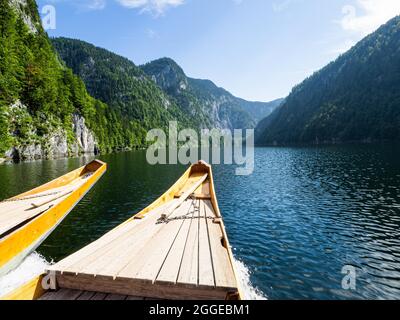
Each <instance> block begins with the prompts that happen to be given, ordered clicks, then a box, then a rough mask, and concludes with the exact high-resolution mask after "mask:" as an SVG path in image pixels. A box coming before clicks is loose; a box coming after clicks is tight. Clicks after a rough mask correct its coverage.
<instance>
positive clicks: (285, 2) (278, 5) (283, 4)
mask: <svg viewBox="0 0 400 320" xmlns="http://www.w3.org/2000/svg"><path fill="white" fill-rule="evenodd" d="M294 1H295V0H280V1H279V2H274V3H273V4H272V10H273V11H274V12H276V13H278V12H282V11H285V10H286V9H288V8H289V7H290V5H291V4H292V3H293V2H294Z"/></svg>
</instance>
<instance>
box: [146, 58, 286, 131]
mask: <svg viewBox="0 0 400 320" xmlns="http://www.w3.org/2000/svg"><path fill="white" fill-rule="evenodd" d="M141 69H142V70H143V71H144V72H145V73H146V74H147V75H148V76H149V77H151V79H153V81H154V82H155V83H156V84H157V85H158V86H159V87H160V88H162V89H163V90H164V91H165V92H166V93H167V94H168V95H170V96H171V97H173V98H174V99H175V101H176V103H177V104H178V105H179V106H181V108H182V109H183V110H185V112H187V113H189V114H192V115H193V116H196V117H199V118H200V119H202V126H203V127H210V126H211V127H217V128H228V129H242V128H254V127H255V126H256V125H257V123H258V121H260V120H261V119H262V118H263V117H265V116H267V115H269V114H270V113H271V112H272V111H273V110H274V109H275V108H276V107H277V106H278V105H279V104H280V102H282V100H277V101H274V102H271V103H263V102H250V101H246V100H243V99H240V98H237V97H235V96H233V95H232V94H231V93H229V92H228V91H226V90H225V89H223V88H219V87H217V86H216V85H215V84H214V83H213V82H212V81H210V80H200V79H193V78H190V77H187V76H186V74H185V72H184V71H183V70H182V68H181V67H180V66H179V65H178V64H177V63H176V62H175V61H173V60H172V59H169V58H162V59H158V60H155V61H152V62H149V63H147V64H145V65H143V66H141Z"/></svg>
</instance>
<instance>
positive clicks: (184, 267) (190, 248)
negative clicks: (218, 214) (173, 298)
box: [177, 200, 199, 286]
mask: <svg viewBox="0 0 400 320" xmlns="http://www.w3.org/2000/svg"><path fill="white" fill-rule="evenodd" d="M198 203H199V201H198V200H196V207H195V213H194V216H198V215H199V211H198V210H199V208H198ZM198 257H199V219H193V220H192V223H191V225H190V229H189V234H188V238H187V241H186V244H185V249H184V253H183V257H182V263H181V267H180V270H179V275H178V281H177V283H178V284H184V285H186V284H189V285H196V286H197V285H198V263H199V259H198Z"/></svg>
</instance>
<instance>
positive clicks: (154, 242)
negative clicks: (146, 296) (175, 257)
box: [118, 200, 192, 282]
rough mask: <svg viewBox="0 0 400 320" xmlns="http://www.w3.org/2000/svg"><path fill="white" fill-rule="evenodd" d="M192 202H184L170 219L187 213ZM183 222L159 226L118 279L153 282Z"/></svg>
mask: <svg viewBox="0 0 400 320" xmlns="http://www.w3.org/2000/svg"><path fill="white" fill-rule="evenodd" d="M191 203H192V200H188V201H185V202H184V203H183V204H182V205H181V206H180V207H179V208H177V209H176V210H175V211H174V212H173V213H172V214H171V216H170V217H171V218H173V217H176V216H180V215H185V214H187V213H188V211H189V208H190V206H191ZM183 222H184V220H176V221H172V222H169V223H162V224H160V226H161V228H160V229H159V230H158V232H157V233H155V234H154V235H153V237H152V238H151V239H149V241H148V242H147V243H146V245H145V246H144V247H143V249H142V250H141V251H140V252H139V253H138V254H137V255H136V256H135V257H132V261H131V263H129V264H128V265H127V266H126V267H125V268H124V269H122V270H121V271H120V272H119V273H118V277H129V278H135V279H141V280H147V281H151V282H153V281H155V279H156V277H157V275H158V273H159V271H160V269H161V267H162V265H163V263H164V261H165V259H166V257H167V255H168V252H169V251H170V249H171V247H172V245H173V243H174V241H175V239H176V238H177V235H178V234H179V231H180V230H181V228H182V226H183Z"/></svg>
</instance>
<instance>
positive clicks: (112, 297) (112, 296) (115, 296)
mask: <svg viewBox="0 0 400 320" xmlns="http://www.w3.org/2000/svg"><path fill="white" fill-rule="evenodd" d="M127 297H128V296H125V295H121V294H112V293H110V294H108V295H107V296H106V297H105V299H104V300H115V301H121V300H126V298H127Z"/></svg>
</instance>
